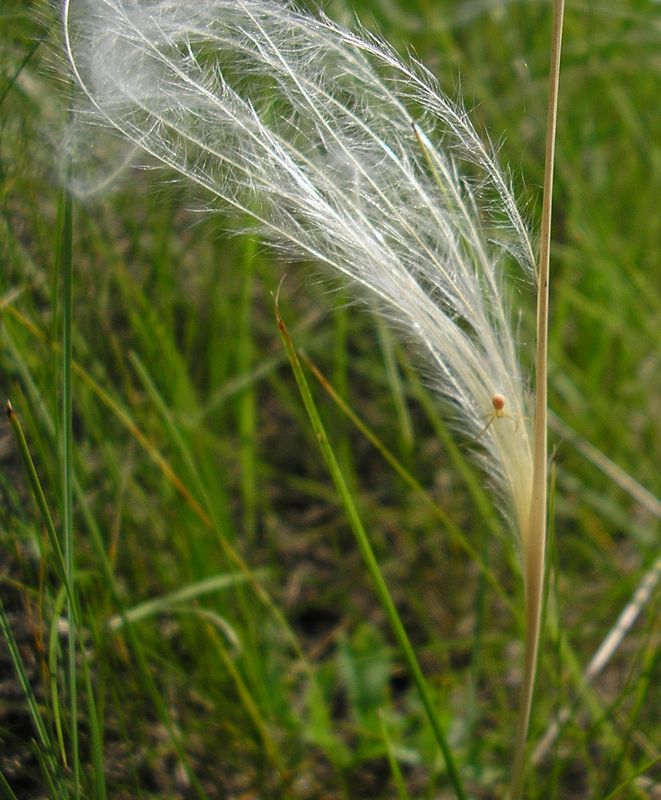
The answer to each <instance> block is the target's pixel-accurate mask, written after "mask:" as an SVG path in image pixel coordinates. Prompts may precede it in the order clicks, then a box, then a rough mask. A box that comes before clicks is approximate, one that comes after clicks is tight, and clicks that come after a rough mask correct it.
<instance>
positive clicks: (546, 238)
mask: <svg viewBox="0 0 661 800" xmlns="http://www.w3.org/2000/svg"><path fill="white" fill-rule="evenodd" d="M564 10H565V2H564V0H554V3H553V34H552V40H551V65H550V74H549V98H548V113H547V127H546V151H545V161H544V199H543V205H542V221H541V230H540V247H539V267H538V287H537V354H536V375H535V427H534V439H533V486H532V501H531V507H530V521H529V524H528V529H527V531H525V532H524V537H523V563H524V582H525V583H524V590H525V603H526V645H525V658H524V674H523V684H522V687H521V702H520V706H519V721H518V726H517V733H516V744H515V750H514V763H513V767H512V781H511V784H510V800H518V798H519V797H520V796H521V792H522V790H523V781H524V773H525V754H526V740H527V738H528V726H529V723H530V710H531V707H532V698H533V690H534V686H535V675H536V671H537V654H538V650H539V637H540V629H541V617H542V600H543V591H544V555H545V550H546V517H547V507H546V506H547V503H546V492H547V460H548V459H547V405H548V400H547V372H548V316H549V256H550V250H551V216H552V209H553V166H554V161H555V136H556V126H557V117H558V87H559V83H560V52H561V46H562V22H563V18H564Z"/></svg>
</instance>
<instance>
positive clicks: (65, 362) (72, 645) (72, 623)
mask: <svg viewBox="0 0 661 800" xmlns="http://www.w3.org/2000/svg"><path fill="white" fill-rule="evenodd" d="M59 222H60V229H59V247H58V261H59V263H58V274H61V275H62V296H63V297H62V299H63V308H62V417H61V424H62V528H63V538H64V547H63V550H64V568H65V572H66V578H67V584H68V585H69V587H70V589H71V591H72V593H73V597H74V598H75V569H76V567H75V557H74V540H73V430H72V419H73V406H72V389H71V374H72V366H71V365H72V344H71V342H72V339H71V337H72V327H73V326H72V320H73V254H72V227H73V223H72V201H71V195H70V193H69V191H68V190H67V189H66V188H65V189H64V191H63V194H62V201H61V207H60V221H59ZM67 622H68V626H69V638H68V648H67V661H68V669H69V713H70V716H71V719H70V721H69V723H70V726H71V758H72V764H71V766H72V770H73V779H74V793H75V797H79V796H80V754H79V743H78V688H77V684H78V681H77V675H76V669H77V665H76V627H77V625H76V622H77V621H76V608H75V605H74V604H73V603H71V602H69V604H68V611H67Z"/></svg>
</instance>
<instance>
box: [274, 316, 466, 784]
mask: <svg viewBox="0 0 661 800" xmlns="http://www.w3.org/2000/svg"><path fill="white" fill-rule="evenodd" d="M276 319H277V323H278V328H279V329H280V336H281V338H282V343H283V345H284V347H285V350H286V351H287V356H288V357H289V363H290V364H291V368H292V371H293V373H294V377H295V378H296V383H297V384H298V388H299V391H300V393H301V398H302V400H303V403H304V405H305V409H306V411H307V413H308V416H309V418H310V423H311V425H312V427H313V429H314V432H315V436H316V437H317V441H318V442H319V447H320V449H321V452H322V455H323V457H324V461H325V462H326V466H327V467H328V471H329V473H330V475H331V478H332V479H333V483H334V484H335V488H336V490H337V493H338V495H339V497H340V500H341V502H342V506H343V508H344V511H345V513H346V515H347V519H348V521H349V525H350V527H351V530H352V532H353V534H354V536H355V538H356V542H357V544H358V547H359V549H360V552H361V555H362V557H363V561H364V562H365V566H366V567H367V571H368V572H369V574H370V577H371V579H372V582H373V584H374V588H375V589H376V593H377V596H378V598H379V601H380V603H381V605H382V607H383V610H384V612H385V614H386V616H387V617H388V622H389V623H390V627H391V629H392V632H393V634H394V636H395V639H396V640H397V644H398V645H399V648H400V650H401V653H402V655H403V657H404V660H405V661H406V666H407V668H408V670H409V673H410V675H411V677H412V679H413V682H414V683H415V685H416V688H417V690H418V692H419V694H420V699H421V701H422V705H423V707H424V709H425V713H426V715H427V719H428V720H429V722H430V724H431V727H432V730H433V732H434V736H435V738H436V741H437V743H438V746H439V748H440V750H441V753H442V755H443V760H444V761H445V767H446V770H447V773H448V779H449V781H450V783H451V785H452V787H453V789H454V791H455V794H456V796H457V798H458V800H466V798H467V795H466V792H465V790H464V787H463V783H462V780H461V778H460V775H459V771H458V769H457V766H456V764H455V760H454V756H453V755H452V751H451V750H450V746H449V744H448V742H447V739H446V736H445V733H444V731H443V727H442V725H441V722H440V720H439V717H438V713H437V711H436V708H435V704H434V702H433V700H432V697H431V693H430V691H429V688H428V686H427V682H426V680H425V678H424V675H423V673H422V670H421V669H420V665H419V663H418V659H417V658H416V655H415V652H414V650H413V646H412V645H411V642H410V640H409V637H408V635H407V633H406V630H405V628H404V625H403V624H402V620H401V618H400V616H399V613H398V611H397V608H396V606H395V603H394V602H393V599H392V595H391V594H390V591H389V589H388V586H387V584H386V582H385V579H384V577H383V573H382V572H381V568H380V566H379V562H378V560H377V558H376V555H375V553H374V550H373V549H372V545H371V543H370V540H369V536H368V535H367V532H366V531H365V528H364V527H363V523H362V521H361V519H360V515H359V513H358V509H357V508H356V504H355V503H354V500H353V496H352V494H351V492H350V491H349V489H348V487H347V485H346V482H345V479H344V476H343V474H342V470H341V469H340V466H339V464H338V462H337V459H336V457H335V453H334V451H333V448H332V446H331V443H330V441H329V440H328V436H327V435H326V431H325V429H324V425H323V423H322V421H321V417H320V416H319V412H318V410H317V407H316V405H315V402H314V399H313V398H312V394H311V392H310V388H309V386H308V384H307V381H306V379H305V375H304V374H303V369H302V367H301V363H300V361H299V359H298V355H297V353H296V350H295V348H294V344H293V342H292V340H291V338H290V336H289V333H288V331H287V328H286V326H285V323H284V321H283V319H282V317H281V316H280V312H279V309H278V305H277V300H276Z"/></svg>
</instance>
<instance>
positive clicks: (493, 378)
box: [64, 0, 544, 725]
mask: <svg viewBox="0 0 661 800" xmlns="http://www.w3.org/2000/svg"><path fill="white" fill-rule="evenodd" d="M64 18H65V37H66V46H67V50H68V55H69V58H70V61H71V66H72V69H73V72H74V76H75V78H76V80H77V82H78V83H79V84H80V86H81V87H82V90H83V98H82V99H83V101H84V104H83V105H82V106H81V109H80V110H81V118H82V119H84V120H86V121H87V122H89V123H91V124H94V125H97V126H98V125H102V126H110V127H111V128H112V129H114V130H116V131H118V132H120V133H121V134H122V135H123V137H125V138H126V139H127V140H129V141H130V142H131V143H133V145H135V146H137V147H138V148H140V149H142V150H143V151H145V152H146V153H148V154H150V155H151V156H153V157H154V158H155V159H156V160H157V161H158V162H160V163H162V164H163V165H166V166H168V167H171V168H172V169H174V170H175V171H177V172H178V173H180V174H181V175H182V176H184V177H185V178H187V179H189V180H191V181H193V182H194V183H195V184H197V185H198V186H199V187H202V188H203V189H205V190H207V191H208V193H209V195H210V196H211V197H214V198H216V200H217V201H219V202H220V203H221V204H222V205H223V206H225V207H230V208H233V209H236V210H237V211H240V212H241V213H242V214H248V215H250V216H251V217H253V218H254V219H255V220H256V221H257V222H258V223H260V225H261V227H262V228H263V231H264V233H265V234H266V236H268V237H269V239H270V240H271V241H272V242H273V243H274V244H275V245H276V246H278V247H281V248H285V249H286V251H287V253H288V254H289V255H290V256H291V257H297V258H306V259H313V260H315V261H317V262H320V263H322V264H325V265H328V266H329V267H330V268H332V269H333V270H335V271H336V272H339V273H343V274H344V275H345V276H346V277H347V278H349V279H350V280H351V281H352V282H353V283H354V284H356V285H357V286H359V287H364V288H366V289H367V290H369V293H370V295H371V297H372V298H373V299H377V300H378V303H379V305H380V306H381V307H382V308H383V310H384V312H385V313H386V314H388V316H389V317H390V318H391V319H392V320H393V321H394V322H395V323H396V324H397V325H398V326H399V327H401V328H402V329H403V330H405V331H406V332H407V333H408V334H409V335H410V337H411V338H412V339H414V340H415V341H417V342H418V343H419V345H421V348H422V349H423V350H424V351H426V354H427V356H428V357H429V359H430V361H431V365H432V369H431V375H432V377H433V380H434V382H435V385H436V388H437V389H438V391H439V392H440V393H441V394H442V395H443V396H444V397H445V398H446V399H447V400H449V401H450V403H451V404H452V406H453V408H454V412H455V413H454V416H455V417H456V424H457V425H458V426H459V427H460V429H461V430H462V431H463V432H464V433H465V434H466V435H467V436H469V437H471V438H472V439H473V440H475V442H476V451H477V452H478V453H479V457H480V458H481V460H482V461H483V464H484V469H485V471H486V473H487V475H488V477H489V480H490V482H491V483H492V484H493V486H494V487H495V489H496V490H497V491H498V493H499V495H500V500H501V504H502V505H503V507H504V508H505V509H506V515H507V517H508V519H510V520H511V521H512V527H513V528H514V529H515V530H516V532H517V534H518V536H519V537H520V543H521V552H522V558H523V562H524V569H523V571H524V575H537V576H539V580H540V581H541V576H542V574H543V564H542V563H537V564H536V565H535V566H534V568H531V565H530V564H529V563H527V562H528V560H529V558H531V557H534V558H535V559H537V560H538V561H539V559H542V561H543V554H544V546H543V536H544V532H543V530H542V531H539V530H531V529H530V520H531V497H532V493H533V491H532V481H533V455H532V452H533V443H532V430H531V424H530V422H529V414H530V403H529V399H528V396H527V389H526V383H525V381H524V380H523V376H522V374H521V368H520V365H519V360H518V356H517V346H516V342H515V339H514V336H513V334H512V324H511V316H510V313H509V309H508V299H511V292H509V294H508V293H507V290H508V287H507V286H506V285H505V272H506V263H507V262H508V261H510V260H512V259H514V260H515V261H516V262H517V263H518V268H519V270H520V273H519V274H520V276H522V277H524V278H526V279H529V280H531V281H532V280H533V279H534V266H533V264H534V257H533V250H532V245H531V242H530V238H529V235H528V232H527V229H526V225H525V223H524V221H523V219H522V217H521V215H520V214H519V211H518V210H517V206H516V203H515V201H514V198H513V196H512V193H511V191H510V188H509V184H508V181H507V179H506V178H505V177H504V175H503V173H502V172H501V170H500V168H499V166H498V164H497V163H496V160H495V158H494V156H493V154H492V152H491V150H490V148H489V147H487V146H485V145H484V144H483V142H482V141H481V139H480V137H479V136H478V134H477V133H476V131H475V129H474V127H473V126H472V125H471V122H470V121H469V119H468V117H467V116H466V114H465V112H464V111H463V110H462V109H461V108H460V107H459V106H458V105H456V104H454V103H453V102H451V101H450V100H449V99H448V98H447V97H446V96H444V95H443V94H442V92H441V91H440V89H439V87H438V85H437V82H436V81H435V79H434V78H433V76H432V75H431V74H430V73H429V72H428V71H427V70H426V69H425V68H424V67H423V66H422V65H420V64H419V63H415V62H414V61H412V60H411V61H403V60H401V59H400V57H399V56H398V55H396V54H395V52H394V51H393V50H392V49H391V48H390V47H389V46H388V45H387V44H385V43H384V42H382V41H380V40H378V39H376V38H375V37H373V36H371V35H370V34H369V33H367V32H365V31H361V32H360V33H353V32H350V31H348V30H345V29H343V28H341V27H339V26H338V25H336V24H334V23H333V22H331V21H330V20H329V19H327V18H325V17H323V16H318V17H312V16H309V15H307V14H304V13H302V12H299V11H297V10H296V8H295V7H294V6H293V5H292V4H290V3H288V2H269V1H268V0H202V2H198V1H197V0H188V1H186V0H147V2H142V3H139V4H138V3H136V2H134V1H133V0H71V2H69V1H68V0H67V2H65V6H64ZM93 135H94V133H93V131H92V132H91V133H90V136H93ZM540 536H541V537H542V542H541V547H540V542H539V537H540ZM533 541H534V543H535V546H532V543H533ZM531 554H533V555H532V556H531ZM530 591H532V593H533V594H535V593H538V592H539V591H541V586H540V587H538V586H535V587H529V586H528V587H527V592H526V596H527V597H528V596H529V595H530ZM537 628H538V623H534V624H531V625H530V626H529V630H528V633H527V636H528V639H529V640H530V641H534V642H536V641H537V637H538V629H537ZM533 650H534V652H536V644H535V645H534V647H533ZM533 661H534V659H533ZM533 675H534V664H533V666H532V668H531V670H530V674H529V675H527V676H526V680H527V681H530V682H531V683H532V679H533ZM526 725H527V723H526Z"/></svg>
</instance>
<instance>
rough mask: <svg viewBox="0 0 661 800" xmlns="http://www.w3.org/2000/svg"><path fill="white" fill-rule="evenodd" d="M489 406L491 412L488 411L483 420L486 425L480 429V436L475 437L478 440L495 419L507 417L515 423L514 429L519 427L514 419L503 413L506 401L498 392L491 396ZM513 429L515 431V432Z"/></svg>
mask: <svg viewBox="0 0 661 800" xmlns="http://www.w3.org/2000/svg"><path fill="white" fill-rule="evenodd" d="M491 405H492V407H493V411H490V412H489V413H488V414H485V415H484V417H483V419H486V420H487V424H486V425H485V426H484V428H482V430H481V431H480V435H479V436H478V437H477V438H478V439H480V438H482V436H484V434H485V433H486V432H487V430H488V428H489V426H490V425H491V423H492V422H493V421H494V420H495V419H503V417H509V418H510V419H513V420H514V421H515V423H516V428H518V427H519V422H518V420H517V418H516V417H513V416H512V415H511V414H508V413H507V412H506V411H505V406H506V405H507V401H506V400H505V395H504V394H500V392H496V393H495V394H493V395H491ZM516 428H515V430H516Z"/></svg>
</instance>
